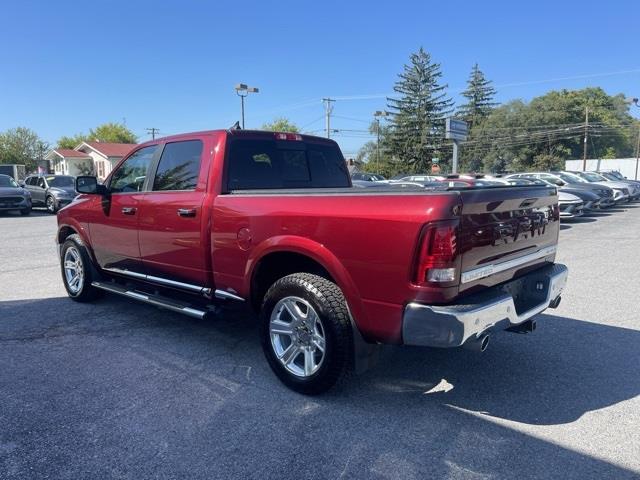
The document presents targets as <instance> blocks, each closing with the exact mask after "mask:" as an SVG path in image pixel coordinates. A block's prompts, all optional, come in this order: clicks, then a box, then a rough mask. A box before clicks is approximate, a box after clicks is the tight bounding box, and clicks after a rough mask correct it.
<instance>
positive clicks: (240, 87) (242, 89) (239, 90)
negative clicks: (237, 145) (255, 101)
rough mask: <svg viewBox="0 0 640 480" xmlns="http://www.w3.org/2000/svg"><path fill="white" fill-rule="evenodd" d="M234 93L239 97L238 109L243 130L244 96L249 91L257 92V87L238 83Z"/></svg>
mask: <svg viewBox="0 0 640 480" xmlns="http://www.w3.org/2000/svg"><path fill="white" fill-rule="evenodd" d="M235 89H236V94H237V95H238V96H239V97H240V110H241V114H242V129H243V130H244V97H246V96H247V95H249V94H250V93H258V92H260V90H259V89H257V88H256V87H249V86H248V85H247V84H245V83H239V84H237V85H236V87H235Z"/></svg>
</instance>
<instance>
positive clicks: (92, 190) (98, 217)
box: [56, 130, 567, 394]
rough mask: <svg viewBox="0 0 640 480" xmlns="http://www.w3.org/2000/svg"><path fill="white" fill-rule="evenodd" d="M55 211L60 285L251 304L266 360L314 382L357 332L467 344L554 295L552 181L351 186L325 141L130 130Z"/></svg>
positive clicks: (377, 338) (199, 305)
mask: <svg viewBox="0 0 640 480" xmlns="http://www.w3.org/2000/svg"><path fill="white" fill-rule="evenodd" d="M76 187H77V191H78V192H80V195H79V196H78V197H77V198H76V199H75V201H74V202H73V203H71V204H70V205H69V206H67V207H65V208H63V209H62V210H60V212H59V213H58V226H59V228H58V233H57V238H56V240H57V243H58V246H59V253H60V261H61V270H62V278H63V281H64V285H65V287H66V290H67V292H68V294H69V296H70V297H71V298H72V299H73V300H76V301H90V300H92V299H94V298H95V297H96V296H97V294H99V293H101V292H103V291H107V292H112V293H116V294H120V295H124V296H127V297H129V298H132V299H135V300H139V301H143V302H147V303H150V304H153V305H157V306H160V307H162V308H165V309H169V310H173V311H176V312H180V313H183V314H186V315H191V316H193V317H198V318H203V317H205V316H207V315H210V314H212V312H215V311H217V310H218V311H219V308H217V307H218V306H219V304H220V303H221V302H233V301H237V302H247V303H249V304H250V305H251V306H252V307H253V308H255V309H256V310H257V311H258V312H259V313H260V324H261V328H260V335H261V340H262V344H263V348H264V352H265V355H266V358H267V360H268V362H269V364H270V366H271V367H272V369H273V371H274V372H275V373H276V375H277V376H278V377H279V378H280V379H281V380H282V381H283V382H284V383H285V384H286V385H288V386H289V387H291V388H293V389H295V390H297V391H300V392H303V393H307V394H315V393H320V392H323V391H325V390H327V389H328V388H330V387H331V386H332V385H334V384H335V383H336V381H338V380H339V379H340V378H342V377H343V375H344V373H345V372H347V371H349V370H352V369H353V367H354V366H355V368H356V370H358V369H361V368H362V366H363V365H366V364H367V362H368V361H370V360H371V358H372V355H373V353H372V352H375V350H376V349H375V348H374V346H375V345H378V344H382V343H387V344H405V345H423V346H429V347H458V346H465V347H469V348H474V349H477V350H484V349H485V348H486V346H487V342H488V339H489V335H492V334H493V333H495V332H497V331H500V330H511V331H517V332H528V331H532V330H533V329H534V328H535V321H534V320H533V319H532V317H533V316H534V315H536V314H537V313H540V312H541V311H543V310H545V309H546V308H547V307H552V308H553V307H555V306H557V305H558V303H559V302H560V294H561V292H562V290H563V288H564V286H565V283H566V279H567V269H566V267H564V266H563V265H559V264H555V263H554V259H555V254H556V245H557V240H558V231H559V213H558V206H557V201H558V197H557V192H556V189H555V188H554V187H553V186H544V185H527V186H509V185H497V186H490V187H476V186H469V187H466V188H455V189H452V188H447V187H446V186H444V187H443V189H440V190H437V189H436V190H434V189H428V190H427V189H422V188H420V187H419V186H413V187H409V188H398V187H394V186H389V187H388V188H387V187H379V188H371V189H368V188H353V187H352V184H351V180H350V177H349V173H348V170H347V168H346V165H345V161H344V158H343V156H342V154H341V152H340V149H339V148H338V145H337V144H336V143H335V142H333V141H331V140H327V139H324V138H317V137H312V136H306V135H298V134H292V133H272V132H258V131H241V130H217V131H208V132H200V133H192V134H185V135H178V136H173V137H167V138H163V139H157V140H154V141H151V142H148V143H145V144H142V145H138V146H136V147H135V149H134V150H132V151H131V152H130V153H129V154H128V155H127V156H126V157H125V158H123V160H122V161H121V162H120V163H119V164H118V165H117V166H116V167H115V168H114V170H113V172H112V173H111V175H110V176H109V177H108V178H107V179H106V181H105V182H104V184H99V183H98V182H97V180H96V178H95V177H88V176H81V177H78V178H77V181H76Z"/></svg>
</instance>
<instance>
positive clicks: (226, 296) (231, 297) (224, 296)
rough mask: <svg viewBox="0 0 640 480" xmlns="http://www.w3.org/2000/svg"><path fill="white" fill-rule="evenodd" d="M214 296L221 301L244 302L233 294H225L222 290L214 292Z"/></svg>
mask: <svg viewBox="0 0 640 480" xmlns="http://www.w3.org/2000/svg"><path fill="white" fill-rule="evenodd" d="M215 295H216V298H221V299H223V300H237V301H239V302H244V298H242V297H240V296H238V295H235V294H233V293H229V292H225V291H224V290H216V292H215Z"/></svg>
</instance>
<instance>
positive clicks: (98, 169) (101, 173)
mask: <svg viewBox="0 0 640 480" xmlns="http://www.w3.org/2000/svg"><path fill="white" fill-rule="evenodd" d="M95 163H96V173H97V175H98V178H104V177H105V174H104V173H105V172H104V162H103V161H97V162H95Z"/></svg>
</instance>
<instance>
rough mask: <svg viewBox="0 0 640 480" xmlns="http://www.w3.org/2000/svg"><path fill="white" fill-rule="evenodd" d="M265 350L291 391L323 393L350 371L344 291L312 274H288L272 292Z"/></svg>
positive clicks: (264, 319) (264, 325)
mask: <svg viewBox="0 0 640 480" xmlns="http://www.w3.org/2000/svg"><path fill="white" fill-rule="evenodd" d="M261 340H262V347H263V350H264V353H265V356H266V357H267V361H268V362H269V365H270V366H271V369H272V370H273V371H274V373H275V374H276V375H277V376H278V378H279V379H280V380H281V381H282V382H283V383H284V384H285V385H287V386H288V387H289V388H291V389H293V390H295V391H297V392H300V393H304V394H308V395H316V394H320V393H323V392H325V391H327V390H328V389H330V388H331V387H333V386H334V385H335V384H336V383H337V382H338V381H340V380H341V379H342V378H343V377H344V375H345V374H346V373H347V371H348V370H349V367H350V359H351V354H352V345H353V332H352V330H351V322H350V320H349V311H348V310H347V304H346V301H345V299H344V296H343V294H342V291H341V290H340V288H339V287H338V286H337V285H336V284H335V283H333V282H331V281H329V280H327V279H325V278H322V277H319V276H317V275H312V274H309V273H295V274H293V275H287V276H286V277H283V278H281V279H280V280H278V281H277V282H275V283H274V284H273V285H272V286H271V287H270V288H269V290H268V291H267V294H266V295H265V298H264V302H263V304H262V310H261Z"/></svg>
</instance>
